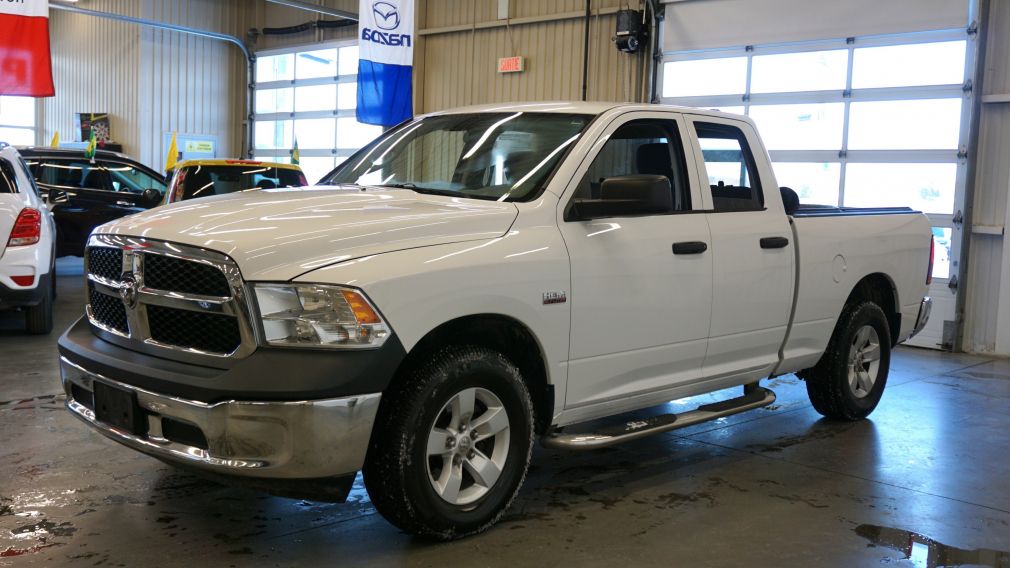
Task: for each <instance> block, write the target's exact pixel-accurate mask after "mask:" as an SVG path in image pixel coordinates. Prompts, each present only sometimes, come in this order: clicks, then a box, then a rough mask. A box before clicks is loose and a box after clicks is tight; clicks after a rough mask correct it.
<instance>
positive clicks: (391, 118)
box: [357, 0, 414, 126]
mask: <svg viewBox="0 0 1010 568" xmlns="http://www.w3.org/2000/svg"><path fill="white" fill-rule="evenodd" d="M358 17H359V18H360V19H359V21H358V39H359V42H358V107H357V117H358V122H363V123H365V124H378V125H381V126H393V125H395V124H399V123H401V122H403V121H404V120H407V119H408V118H411V117H412V116H413V115H414V110H413V87H412V85H411V84H412V80H413V62H414V2H413V0H378V1H373V0H361V2H360V12H359V16H358Z"/></svg>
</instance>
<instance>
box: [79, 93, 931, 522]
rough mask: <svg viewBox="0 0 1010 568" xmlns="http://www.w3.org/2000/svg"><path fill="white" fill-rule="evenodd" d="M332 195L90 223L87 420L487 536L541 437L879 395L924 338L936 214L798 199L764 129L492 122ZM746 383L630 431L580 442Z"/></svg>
mask: <svg viewBox="0 0 1010 568" xmlns="http://www.w3.org/2000/svg"><path fill="white" fill-rule="evenodd" d="M321 183H322V185H319V186H314V187H306V188H299V189H276V190H263V191H257V192H244V193H240V194H234V195H226V196H219V197H211V198H207V199H197V200H193V201H187V202H182V203H178V204H174V205H170V206H167V207H160V208H158V209H154V210H151V211H149V212H145V213H141V214H138V215H135V216H132V217H127V218H123V219H121V220H118V221H115V222H112V223H110V224H107V225H104V226H101V227H99V228H98V229H96V230H95V232H94V233H93V235H92V236H91V239H90V243H89V245H88V249H87V253H86V256H85V262H86V265H85V266H86V274H87V287H88V288H87V290H88V306H87V314H86V317H84V318H82V319H81V320H80V321H79V322H77V323H76V324H75V325H74V326H73V327H71V328H70V329H69V330H68V331H67V332H66V333H65V334H64V335H63V337H62V338H61V339H60V353H61V370H62V381H63V385H64V387H65V390H66V393H67V406H68V407H69V409H70V411H71V412H72V413H74V414H75V415H77V416H78V417H80V418H81V419H83V420H84V421H86V422H87V423H89V424H90V425H91V426H93V427H94V428H95V429H96V430H98V431H99V432H101V433H103V434H105V435H106V436H108V437H110V438H112V439H114V440H116V441H118V442H121V443H123V444H125V445H127V446H130V447H132V448H134V449H136V450H139V451H141V452H145V453H147V454H150V455H152V456H155V457H157V458H160V459H162V460H165V461H168V462H171V463H174V464H176V465H180V466H184V467H185V466H188V467H190V468H192V469H195V470H199V471H202V472H204V473H207V474H211V475H214V474H217V475H218V476H220V477H222V478H226V479H230V480H244V481H245V482H247V483H252V484H254V485H256V486H259V487H263V488H266V489H267V490H269V491H272V492H274V493H277V494H286V495H305V494H306V493H307V492H308V493H309V494H311V495H312V496H314V497H315V498H316V499H331V500H338V501H339V500H342V499H344V498H346V495H347V492H348V491H349V488H350V484H351V482H352V480H353V478H354V476H355V474H356V473H357V472H358V471H363V473H364V480H365V486H366V487H367V489H368V492H369V495H370V496H371V499H372V502H373V503H374V505H375V507H376V508H377V509H378V511H379V512H380V513H382V514H383V515H384V516H385V517H386V518H387V519H389V520H390V521H391V522H392V523H394V524H395V525H397V526H398V527H400V528H402V529H403V530H406V531H408V532H411V533H415V534H421V535H426V536H429V537H434V538H440V539H449V538H456V537H460V536H465V535H469V534H474V533H477V532H480V531H482V530H485V529H486V528H488V527H489V526H491V525H492V524H493V523H494V522H495V521H496V520H497V519H499V517H500V516H501V515H502V513H503V512H504V511H505V509H506V508H507V507H508V506H509V504H510V502H511V501H512V499H513V498H514V497H515V495H516V493H517V492H518V490H519V487H520V485H521V484H522V481H523V479H524V477H525V475H526V471H527V468H528V465H529V460H530V455H531V449H532V446H533V442H534V438H535V437H539V438H540V440H541V443H542V444H543V445H545V446H548V447H551V448H568V449H572V450H579V449H592V448H598V447H601V446H606V445H609V444H615V443H619V442H623V441H627V440H631V439H635V438H639V437H642V436H644V435H648V434H654V433H657V432H665V431H669V430H673V429H676V428H680V427H684V426H687V425H690V424H694V423H697V422H700V421H704V420H712V419H716V418H719V417H722V416H727V415H730V414H734V413H737V412H741V411H744V410H749V409H754V408H759V407H761V406H765V405H768V404H770V403H772V402H773V401H774V400H775V395H774V394H773V393H772V392H771V391H769V390H767V389H765V388H762V387H760V386H758V382H759V381H760V380H761V379H764V378H767V377H772V376H776V375H781V374H785V373H799V374H800V376H801V377H803V378H804V379H806V384H807V390H808V392H809V394H810V399H811V401H812V403H813V405H814V407H815V408H816V409H817V410H818V411H819V412H820V413H821V414H824V415H825V416H829V417H832V418H838V419H844V420H858V419H861V418H864V417H865V416H867V415H868V414H869V413H870V412H871V411H873V409H874V407H875V406H876V405H877V403H878V401H879V400H880V397H881V394H882V393H883V390H884V385H885V383H886V381H887V373H888V366H889V362H890V352H891V348H892V347H893V346H894V345H896V344H898V343H900V342H902V341H904V340H906V339H908V338H909V337H911V336H912V335H913V334H915V333H916V332H917V331H919V330H920V329H921V328H922V326H923V325H924V324H925V323H926V319H927V317H928V316H929V309H930V300H929V298H926V297H925V293H926V289H927V282H928V279H929V274H930V269H929V264H930V263H931V258H932V255H931V254H930V243H931V236H930V227H929V224H928V222H927V220H926V218H925V217H924V216H923V215H922V214H920V213H917V212H914V211H911V210H909V209H904V208H896V209H861V210H856V209H847V208H838V207H831V206H803V205H800V204H799V202H798V199H797V198H796V194H795V193H793V192H792V191H791V190H788V189H781V190H780V188H779V187H778V186H777V184H776V182H775V174H774V172H773V171H772V167H771V164H770V163H769V159H768V154H767V153H766V151H765V149H764V146H763V145H762V143H761V139H760V138H759V137H758V134H757V131H756V130H755V128H754V125H753V124H752V123H751V121H750V120H748V119H747V118H744V117H739V116H733V115H728V114H723V113H719V112H714V111H703V110H695V109H688V108H674V107H664V106H654V105H628V104H603V103H540V104H518V105H512V104H508V105H506V104H503V105H494V106H484V107H473V108H465V109H459V110H453V111H446V112H439V113H434V114H430V115H426V116H422V117H419V118H417V119H416V120H413V121H409V122H407V123H404V124H402V125H400V126H398V127H396V128H393V129H391V130H389V131H388V132H386V133H385V134H384V135H382V136H381V137H380V138H379V139H377V140H375V141H374V142H372V143H371V144H369V145H368V146H367V147H365V148H364V149H362V150H361V151H360V152H358V153H356V154H355V155H354V156H352V157H351V158H349V159H348V160H347V161H345V162H344V163H343V164H342V165H341V166H340V167H338V168H337V169H336V170H334V171H333V172H332V173H330V174H329V175H328V176H327V177H326V178H324V180H323V182H321ZM737 386H742V387H743V393H742V395H741V396H739V397H737V398H730V399H729V400H726V401H724V402H720V403H715V404H708V405H704V406H701V407H699V408H698V409H696V410H693V411H690V412H687V413H684V414H679V415H665V416H659V417H655V418H650V419H648V420H636V421H632V422H629V423H628V424H627V425H624V426H621V427H618V428H605V429H598V430H593V429H588V430H587V428H586V426H584V425H583V426H582V427H581V428H580V424H584V423H586V422H588V421H591V420H594V419H598V418H601V417H608V416H615V415H618V414H622V413H626V412H629V411H633V410H636V409H642V408H646V407H650V406H656V405H659V404H662V403H664V402H666V401H670V400H673V399H680V398H683V397H688V396H692V395H698V394H702V393H708V392H712V391H716V390H720V389H726V388H728V387H737Z"/></svg>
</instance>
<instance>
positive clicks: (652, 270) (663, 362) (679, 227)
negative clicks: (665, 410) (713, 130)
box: [559, 112, 712, 409]
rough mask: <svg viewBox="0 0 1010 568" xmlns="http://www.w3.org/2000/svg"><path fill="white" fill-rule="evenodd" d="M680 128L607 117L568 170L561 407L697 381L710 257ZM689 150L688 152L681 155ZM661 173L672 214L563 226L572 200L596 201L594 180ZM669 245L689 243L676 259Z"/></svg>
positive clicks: (638, 117) (661, 119)
mask: <svg viewBox="0 0 1010 568" xmlns="http://www.w3.org/2000/svg"><path fill="white" fill-rule="evenodd" d="M683 133H684V122H683V120H682V118H681V117H680V115H676V114H672V113H644V112H636V113H630V114H626V115H623V116H621V117H619V118H617V119H615V120H614V122H613V123H611V124H610V125H609V126H608V127H607V129H606V130H605V131H604V134H603V135H602V136H601V138H600V140H599V141H598V142H597V143H596V145H594V147H593V150H592V151H591V152H590V153H589V155H588V156H587V157H586V158H585V159H584V160H583V163H582V164H581V165H580V167H579V169H578V170H576V175H575V177H574V181H573V184H575V187H574V188H572V187H570V188H569V190H568V192H566V198H565V199H564V200H563V201H562V204H563V206H564V207H563V210H562V212H561V217H562V218H561V219H559V226H560V229H561V233H562V236H563V237H564V240H565V245H566V246H567V247H568V253H569V257H570V262H571V277H572V284H571V302H572V309H571V314H572V315H571V318H572V323H571V346H570V359H569V370H568V387H567V394H566V405H565V406H566V408H567V409H577V408H580V407H586V406H589V405H593V404H599V403H606V402H609V401H618V400H620V401H630V400H632V399H631V397H635V396H644V397H655V396H662V391H663V390H665V389H668V388H669V387H671V386H675V385H676V384H678V383H681V382H684V381H687V380H691V379H695V378H697V376H698V375H699V374H700V372H701V365H702V362H703V361H704V357H705V345H706V342H707V335H708V325H709V308H710V304H711V298H712V256H711V254H708V253H707V252H706V249H707V248H708V246H709V245H710V239H709V230H708V224H707V222H706V220H705V215H703V214H699V212H698V211H696V210H695V209H694V204H697V203H698V202H699V201H700V199H699V195H700V193H699V191H700V188H699V187H698V184H697V182H696V181H694V182H692V180H696V177H697V176H695V175H694V174H695V172H694V167H695V165H694V162H693V157H687V155H686V154H685V146H684V144H682V140H683V139H684V138H685V136H684V134H683ZM686 151H687V152H690V150H689V149H688V150H686ZM642 174H647V175H663V176H666V177H667V178H668V179H670V181H671V187H672V191H673V192H674V194H673V196H672V199H673V204H674V205H673V209H674V210H673V211H671V212H669V213H664V214H644V215H630V216H629V215H621V214H620V213H617V212H615V213H614V214H613V215H612V216H607V215H604V216H602V217H597V218H594V219H592V220H586V221H578V220H566V219H565V215H564V210H565V208H567V207H568V206H570V205H571V204H572V202H573V200H574V199H579V198H589V199H600V198H601V196H600V192H601V186H602V183H601V182H602V180H604V179H606V178H612V177H617V176H625V175H642ZM675 243H695V245H696V248H695V251H694V252H690V251H686V250H685V251H682V254H674V252H673V251H674V244H675Z"/></svg>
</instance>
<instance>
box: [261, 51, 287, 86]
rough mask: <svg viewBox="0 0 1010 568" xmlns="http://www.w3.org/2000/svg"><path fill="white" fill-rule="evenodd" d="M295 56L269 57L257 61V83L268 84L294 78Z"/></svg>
mask: <svg viewBox="0 0 1010 568" xmlns="http://www.w3.org/2000/svg"><path fill="white" fill-rule="evenodd" d="M294 61H295V56H294V54H291V53H286V54H284V55H267V56H263V57H259V58H257V59H256V82H257V83H266V82H267V81H287V80H291V79H293V78H294V72H293V71H294V69H293V67H294Z"/></svg>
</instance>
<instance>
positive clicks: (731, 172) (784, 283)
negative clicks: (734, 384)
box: [689, 115, 796, 378]
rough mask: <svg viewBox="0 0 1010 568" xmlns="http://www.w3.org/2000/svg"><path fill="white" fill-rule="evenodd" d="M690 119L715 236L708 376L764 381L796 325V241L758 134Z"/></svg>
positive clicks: (722, 122)
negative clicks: (791, 326)
mask: <svg viewBox="0 0 1010 568" xmlns="http://www.w3.org/2000/svg"><path fill="white" fill-rule="evenodd" d="M689 121H690V124H691V127H690V132H691V136H690V139H691V143H692V144H693V145H694V148H695V155H696V157H697V161H698V166H697V167H698V171H699V172H701V173H700V177H701V181H702V185H703V186H704V189H703V190H702V192H703V195H704V198H705V200H706V209H707V210H708V213H706V217H707V218H708V224H709V227H710V229H711V231H712V262H713V275H714V276H713V279H714V286H713V288H712V325H711V331H710V333H709V342H708V353H707V355H706V357H705V364H704V374H705V376H706V377H709V378H716V377H730V376H733V375H741V376H747V377H752V378H753V377H758V378H759V377H761V376H764V375H766V374H767V373H769V372H771V370H772V368H773V367H774V366H775V365H776V364H777V362H778V358H779V355H778V352H779V348H780V347H781V345H782V342H783V340H784V339H785V335H786V331H787V328H788V325H789V315H790V312H791V310H792V299H793V286H794V277H793V270H794V266H793V264H794V258H795V246H796V243H793V242H792V229H791V227H790V225H789V219H788V217H787V216H786V214H785V211H784V209H783V208H782V199H781V197H780V196H779V193H778V187H776V184H775V176H774V174H773V173H772V171H771V168H770V167H769V165H768V160H767V158H766V157H765V156H767V154H766V152H765V151H764V148H763V146H762V145H761V142H760V139H759V138H758V137H757V134H756V133H755V131H754V129H753V128H751V126H750V125H749V124H747V123H746V122H741V121H736V120H731V119H722V118H716V117H711V116H702V115H692V116H690V117H689Z"/></svg>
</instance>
